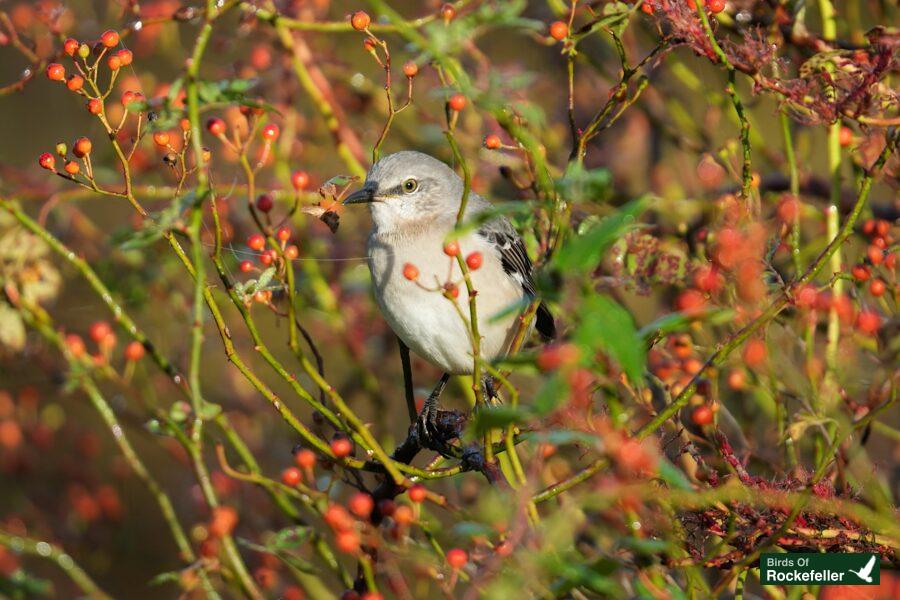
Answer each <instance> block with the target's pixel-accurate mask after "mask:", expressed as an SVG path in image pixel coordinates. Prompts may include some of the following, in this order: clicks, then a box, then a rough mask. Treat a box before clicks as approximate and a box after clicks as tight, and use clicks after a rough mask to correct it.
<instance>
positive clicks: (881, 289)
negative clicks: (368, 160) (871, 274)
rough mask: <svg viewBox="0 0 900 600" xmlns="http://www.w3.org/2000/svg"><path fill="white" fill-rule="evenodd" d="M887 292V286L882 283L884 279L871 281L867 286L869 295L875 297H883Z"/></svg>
mask: <svg viewBox="0 0 900 600" xmlns="http://www.w3.org/2000/svg"><path fill="white" fill-rule="evenodd" d="M886 291H887V284H886V283H885V282H884V279H881V278H880V277H879V278H878V279H873V280H872V283H870V284H869V293H870V294H872V295H873V296H875V297H876V298H877V297H878V296H883V295H884V293H885V292H886Z"/></svg>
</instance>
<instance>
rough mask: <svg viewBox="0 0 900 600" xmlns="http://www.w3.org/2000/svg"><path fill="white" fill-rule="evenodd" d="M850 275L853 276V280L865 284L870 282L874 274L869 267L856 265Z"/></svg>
mask: <svg viewBox="0 0 900 600" xmlns="http://www.w3.org/2000/svg"><path fill="white" fill-rule="evenodd" d="M850 273H851V274H852V275H853V278H854V279H856V280H857V281H859V282H865V281H868V280H869V277H870V276H871V275H872V272H871V271H869V267H867V266H866V265H854V266H853V268H852V269H850Z"/></svg>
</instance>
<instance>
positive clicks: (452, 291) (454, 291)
mask: <svg viewBox="0 0 900 600" xmlns="http://www.w3.org/2000/svg"><path fill="white" fill-rule="evenodd" d="M443 249H444V254H446V255H447V256H449V257H450V258H451V260H452V259H455V258H456V257H457V256H459V253H460V248H459V242H457V241H456V240H452V241H449V242H447V243H446V244H444V248H443ZM465 262H466V266H467V267H468V269H469V271H477V270H478V269H480V268H481V265H482V264H483V263H484V255H483V254H482V253H481V252H478V251H476V252H472V253H470V254H469V255H468V256H466V260H465ZM451 264H452V263H451ZM419 275H420V272H419V268H418V267H417V266H416V265H414V264H412V263H405V264H404V265H403V277H405V278H406V279H408V280H409V281H416V282H417V281H418V279H419ZM418 285H419V287H422V288H423V289H428V288H425V287H424V286H422V284H421V283H419V284H418ZM440 289H441V290H442V291H443V293H444V295H445V296H447V297H449V298H457V297H458V296H459V285H458V284H456V283H454V282H452V281H448V282H446V283H445V284H444V285H443V286H442V287H441V288H440ZM431 291H437V290H431Z"/></svg>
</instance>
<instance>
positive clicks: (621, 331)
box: [575, 295, 647, 383]
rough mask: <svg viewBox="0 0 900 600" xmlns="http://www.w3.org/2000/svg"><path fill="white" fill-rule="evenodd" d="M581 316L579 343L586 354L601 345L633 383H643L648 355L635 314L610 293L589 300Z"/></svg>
mask: <svg viewBox="0 0 900 600" xmlns="http://www.w3.org/2000/svg"><path fill="white" fill-rule="evenodd" d="M579 316H580V325H579V326H578V329H577V330H576V331H575V342H576V343H577V344H579V345H580V346H582V347H583V348H584V350H585V353H584V354H585V356H591V355H593V353H594V352H595V351H596V350H597V348H601V349H603V350H604V351H605V352H606V353H607V354H609V355H610V356H612V357H613V358H614V359H616V361H617V362H618V363H619V365H620V366H621V367H622V370H624V371H625V373H626V374H627V375H628V378H629V379H631V381H632V382H634V383H638V382H640V381H641V380H642V378H643V375H644V366H645V364H646V361H647V356H646V350H645V348H644V341H643V339H641V336H640V335H638V332H637V329H636V328H635V326H634V319H632V317H631V314H630V313H629V312H628V311H627V310H625V308H624V307H623V306H622V305H621V304H619V303H618V302H616V301H615V300H613V299H612V298H610V297H609V296H601V295H598V296H592V297H590V298H588V299H587V301H585V303H584V304H583V305H582V307H581V310H580V315H579Z"/></svg>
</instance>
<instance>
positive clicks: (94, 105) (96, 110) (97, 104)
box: [87, 98, 103, 115]
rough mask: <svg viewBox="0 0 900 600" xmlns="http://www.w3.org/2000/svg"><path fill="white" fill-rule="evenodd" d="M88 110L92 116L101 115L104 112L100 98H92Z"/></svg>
mask: <svg viewBox="0 0 900 600" xmlns="http://www.w3.org/2000/svg"><path fill="white" fill-rule="evenodd" d="M87 109H88V112H89V113H91V114H92V115H99V114H100V113H101V112H103V101H102V100H100V98H91V99H90V100H88V103H87Z"/></svg>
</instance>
